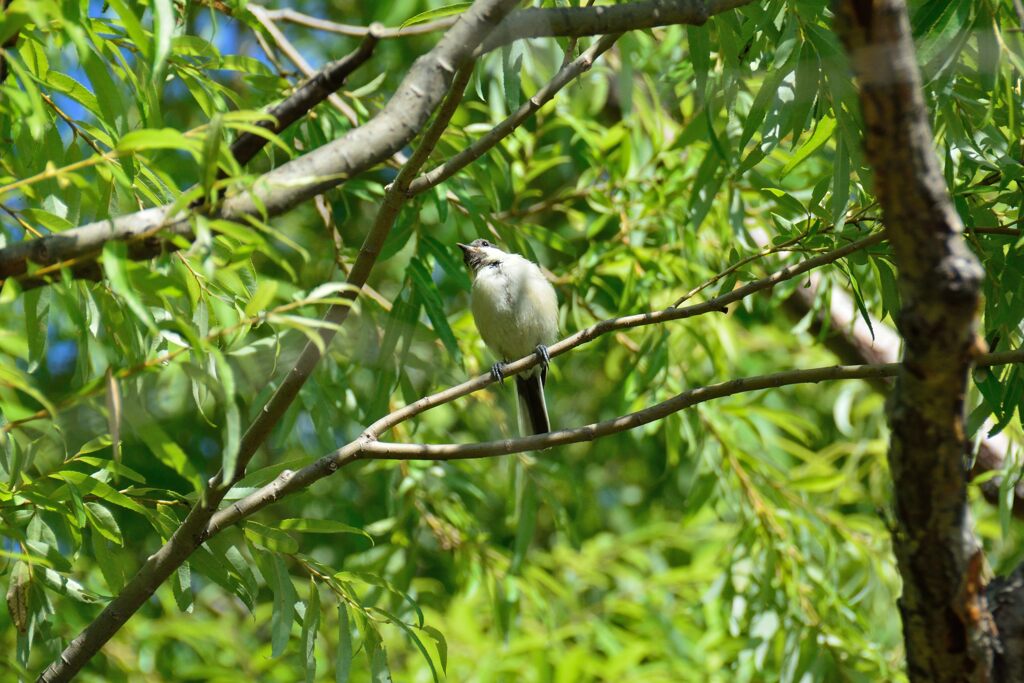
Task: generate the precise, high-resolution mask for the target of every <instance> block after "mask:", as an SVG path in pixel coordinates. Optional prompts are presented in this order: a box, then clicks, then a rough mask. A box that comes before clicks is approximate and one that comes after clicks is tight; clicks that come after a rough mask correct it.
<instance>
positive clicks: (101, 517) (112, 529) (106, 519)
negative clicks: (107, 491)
mask: <svg viewBox="0 0 1024 683" xmlns="http://www.w3.org/2000/svg"><path fill="white" fill-rule="evenodd" d="M85 514H86V516H87V517H88V518H89V523H90V524H91V526H92V528H93V529H95V530H96V531H98V532H99V533H100V535H102V536H103V537H104V538H106V539H108V540H110V541H112V542H114V543H116V544H118V545H121V546H123V545H124V537H123V536H122V535H121V527H119V526H118V525H117V520H115V519H114V515H112V514H111V513H110V510H108V509H107V508H105V507H103V506H102V505H100V504H99V503H93V502H87V503H85Z"/></svg>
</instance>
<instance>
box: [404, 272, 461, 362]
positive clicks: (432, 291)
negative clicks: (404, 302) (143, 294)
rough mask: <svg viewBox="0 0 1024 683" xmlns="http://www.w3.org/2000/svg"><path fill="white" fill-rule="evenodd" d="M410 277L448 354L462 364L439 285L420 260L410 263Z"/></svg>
mask: <svg viewBox="0 0 1024 683" xmlns="http://www.w3.org/2000/svg"><path fill="white" fill-rule="evenodd" d="M409 277H410V278H411V280H412V284H413V287H414V288H415V289H416V293H417V294H418V295H419V298H420V300H421V301H422V302H423V308H424V309H425V310H426V312H427V317H428V318H430V322H431V324H433V326H434V332H435V333H437V336H438V338H440V340H441V343H442V344H444V347H445V348H446V349H448V353H450V354H451V356H452V358H453V359H455V362H456V363H459V364H461V363H462V352H461V351H459V343H458V342H457V341H456V340H455V333H454V332H452V328H451V326H449V325H448V317H447V316H446V315H445V312H444V304H443V303H442V302H441V295H440V293H438V291H437V285H435V284H434V281H433V279H431V277H430V271H428V270H427V267H426V266H425V265H424V264H423V262H422V261H420V260H419V259H416V258H414V259H413V260H412V261H410V262H409Z"/></svg>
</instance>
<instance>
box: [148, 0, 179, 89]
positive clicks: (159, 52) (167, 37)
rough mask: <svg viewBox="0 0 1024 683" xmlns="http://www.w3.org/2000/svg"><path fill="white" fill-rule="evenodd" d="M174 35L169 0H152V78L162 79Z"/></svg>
mask: <svg viewBox="0 0 1024 683" xmlns="http://www.w3.org/2000/svg"><path fill="white" fill-rule="evenodd" d="M173 35H174V7H173V5H172V4H171V0H153V38H154V42H155V47H154V49H153V78H154V79H155V80H157V81H160V80H162V77H163V73H164V68H165V67H166V66H167V57H168V56H169V55H170V54H171V38H172V37H173Z"/></svg>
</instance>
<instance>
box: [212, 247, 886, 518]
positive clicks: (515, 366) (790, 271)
mask: <svg viewBox="0 0 1024 683" xmlns="http://www.w3.org/2000/svg"><path fill="white" fill-rule="evenodd" d="M879 241H881V235H880V234H879V235H871V236H870V237H866V238H864V239H862V240H858V241H857V242H853V243H851V244H849V245H847V246H845V247H842V248H840V249H836V250H835V251H833V252H829V253H828V254H822V255H820V256H816V257H814V258H812V259H808V260H806V261H804V262H802V263H799V264H795V265H793V266H788V267H786V268H783V269H781V270H779V271H777V272H775V273H773V274H772V275H769V276H768V277H765V278H762V279H760V280H756V281H754V282H751V283H748V284H747V285H745V286H744V287H740V288H738V289H734V290H732V291H730V292H727V293H725V294H723V295H721V296H718V297H716V298H714V299H711V300H709V301H705V302H703V303H699V304H694V305H692V306H687V307H685V308H667V309H664V310H661V311H652V312H650V313H640V314H636V315H629V316H623V317H620V318H610V319H608V320H602V321H601V322H599V323H596V324H594V325H591V326H590V327H588V328H586V329H583V330H580V331H579V332H576V333H575V334H573V335H570V336H568V337H566V338H565V339H562V340H561V341H559V342H557V343H555V344H553V345H551V346H550V347H548V353H549V354H550V356H551V357H553V358H554V357H557V356H560V355H562V354H563V353H566V352H568V351H570V350H572V349H574V348H576V347H577V346H581V345H583V344H585V343H587V342H589V341H591V340H593V339H595V338H597V337H599V336H601V335H604V334H608V333H609V332H614V331H617V330H622V329H628V328H633V327H642V326H645V325H655V324H659V323H664V322H668V321H670V320H681V319H684V318H691V317H694V316H697V315H703V314H705V313H713V312H720V311H725V310H726V306H728V305H729V304H731V303H734V302H736V301H739V300H740V299H742V298H744V297H746V296H749V295H751V294H753V293H755V292H759V291H762V290H765V289H769V288H771V287H773V286H775V285H776V284H778V283H780V282H783V281H785V280H789V279H792V278H794V277H797V276H799V275H801V274H803V273H806V272H808V271H810V270H813V269H814V268H817V267H819V266H823V265H825V264H827V263H832V262H833V261H837V260H839V259H840V258H843V257H844V256H847V255H849V254H851V253H853V252H855V251H857V250H859V249H864V248H867V247H869V246H871V245H874V244H877V243H878V242H879ZM536 363H537V357H536V355H535V354H531V355H529V356H526V357H525V358H520V359H519V360H516V361H514V362H511V363H508V364H507V365H506V366H505V375H506V376H511V375H514V374H517V373H520V372H522V371H524V370H527V369H529V368H531V367H533V366H534V365H536ZM494 381H495V380H494V378H493V377H492V376H491V374H490V373H488V374H485V375H480V376H478V377H474V378H473V379H471V380H468V381H466V382H463V383H462V384H459V385H457V386H454V387H450V388H448V389H445V390H443V391H440V392H438V393H436V394H432V395H430V396H426V397H424V398H421V399H419V400H418V401H415V402H413V403H410V404H409V405H407V406H404V407H402V408H399V409H398V410H396V411H394V412H392V413H390V414H388V415H386V416H384V417H382V418H381V419H379V420H377V421H376V422H374V423H373V424H372V425H370V426H369V427H368V428H367V429H366V431H364V432H363V433H362V434H361V435H360V436H359V437H358V438H356V439H355V440H354V441H352V442H351V443H349V444H347V445H346V446H344V447H342V448H340V449H338V450H337V451H335V452H334V453H332V454H330V455H327V456H324V457H323V458H320V459H319V460H318V461H316V462H315V463H313V464H311V465H309V466H307V467H305V468H303V469H302V470H299V471H298V472H291V471H289V472H283V473H282V474H281V475H280V476H279V477H278V478H277V479H275V480H274V481H272V482H271V483H269V484H267V485H266V486H265V487H263V488H262V489H260V490H259V491H257V492H255V493H253V494H252V495H251V496H248V497H247V498H245V499H243V500H241V501H238V502H236V503H234V504H232V505H231V506H230V507H228V508H226V509H225V510H223V511H221V512H218V513H217V514H216V515H215V516H214V518H213V519H212V520H211V523H210V526H208V527H207V535H208V536H210V535H213V534H215V533H217V532H218V531H219V530H220V529H222V528H224V526H225V525H227V524H233V523H234V522H235V521H237V520H238V519H241V518H242V517H245V516H248V515H249V514H252V512H255V511H256V510H258V509H260V508H262V507H265V506H266V505H269V504H270V503H272V502H274V501H275V500H279V499H280V498H281V497H282V496H285V495H288V494H289V493H293V492H295V491H298V490H300V489H302V488H305V487H306V486H308V485H310V484H312V483H313V482H315V481H317V480H319V479H322V478H323V477H326V476H327V475H329V474H331V473H332V472H334V471H335V470H337V469H338V467H340V466H341V464H342V463H344V462H347V461H348V459H349V458H351V457H352V456H353V454H354V453H358V452H359V451H360V449H361V448H362V446H363V445H364V444H367V443H370V442H373V441H376V440H377V439H378V438H379V437H380V435H381V434H383V433H385V432H386V431H388V430H390V429H392V428H393V427H394V426H395V425H398V424H400V423H402V422H405V421H406V420H409V419H410V418H413V417H415V416H416V415H419V414H420V413H423V412H425V411H427V410H430V409H431V408H434V407H436V406H439V405H442V404H444V403H450V402H451V401H454V400H455V399H457V398H461V397H463V396H466V395H468V394H471V393H473V392H476V391H479V390H481V389H483V388H485V387H487V386H489V385H490V384H493V383H494Z"/></svg>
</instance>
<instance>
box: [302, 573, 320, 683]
mask: <svg viewBox="0 0 1024 683" xmlns="http://www.w3.org/2000/svg"><path fill="white" fill-rule="evenodd" d="M319 628H320V591H319V589H318V588H317V585H316V581H314V580H313V579H312V578H311V579H310V580H309V600H307V601H306V613H305V614H304V615H303V617H302V646H303V649H304V654H305V666H306V683H313V681H314V680H315V679H316V656H315V655H316V634H317V629H319Z"/></svg>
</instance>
